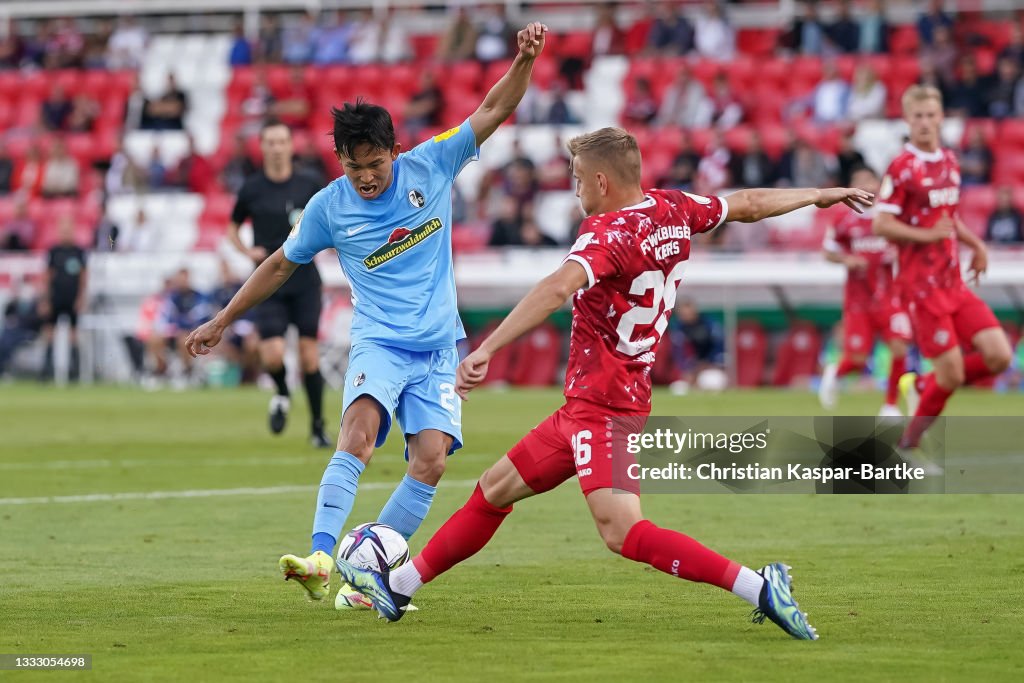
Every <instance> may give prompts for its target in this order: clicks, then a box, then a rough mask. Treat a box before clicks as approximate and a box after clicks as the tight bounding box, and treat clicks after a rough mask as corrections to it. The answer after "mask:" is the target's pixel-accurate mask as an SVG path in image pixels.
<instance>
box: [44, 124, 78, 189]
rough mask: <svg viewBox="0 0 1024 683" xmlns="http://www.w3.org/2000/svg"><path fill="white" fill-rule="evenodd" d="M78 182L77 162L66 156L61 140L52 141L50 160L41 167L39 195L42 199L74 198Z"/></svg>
mask: <svg viewBox="0 0 1024 683" xmlns="http://www.w3.org/2000/svg"><path fill="white" fill-rule="evenodd" d="M79 180H80V169H79V168H78V161H76V160H75V159H73V158H72V157H71V156H70V155H69V154H68V150H67V147H66V146H65V145H64V141H63V140H61V139H60V138H58V139H56V140H54V141H53V146H52V147H51V148H50V158H49V159H47V160H46V163H45V164H44V165H43V180H42V184H41V185H40V193H41V194H42V195H43V196H44V197H75V196H77V195H78V183H79Z"/></svg>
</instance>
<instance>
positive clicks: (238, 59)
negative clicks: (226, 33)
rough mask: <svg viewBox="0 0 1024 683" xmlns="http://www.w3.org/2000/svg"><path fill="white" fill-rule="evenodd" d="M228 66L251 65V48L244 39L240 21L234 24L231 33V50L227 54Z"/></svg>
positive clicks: (243, 27)
mask: <svg viewBox="0 0 1024 683" xmlns="http://www.w3.org/2000/svg"><path fill="white" fill-rule="evenodd" d="M228 64H230V65H231V66H249V65H250V64H252V46H251V45H250V44H249V39H248V38H246V37H245V26H244V25H243V24H242V21H241V20H238V21H236V22H235V26H234V28H233V29H232V31H231V50H230V51H229V52H228Z"/></svg>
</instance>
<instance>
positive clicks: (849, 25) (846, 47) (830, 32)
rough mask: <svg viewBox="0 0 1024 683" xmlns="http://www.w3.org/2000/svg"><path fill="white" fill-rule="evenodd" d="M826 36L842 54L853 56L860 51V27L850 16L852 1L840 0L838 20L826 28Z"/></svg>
mask: <svg viewBox="0 0 1024 683" xmlns="http://www.w3.org/2000/svg"><path fill="white" fill-rule="evenodd" d="M825 34H826V35H827V36H828V39H829V41H830V42H831V43H832V45H833V46H835V48H836V50H838V51H839V52H840V53H842V54H846V55H849V54H853V53H854V52H857V50H859V49H860V25H859V24H858V23H857V22H856V21H855V20H854V19H853V16H852V15H851V14H850V0H839V7H838V9H837V15H836V19H835V21H833V22H832V23H830V24H829V25H828V26H826V27H825Z"/></svg>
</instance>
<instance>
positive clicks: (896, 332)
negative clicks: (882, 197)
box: [818, 166, 911, 417]
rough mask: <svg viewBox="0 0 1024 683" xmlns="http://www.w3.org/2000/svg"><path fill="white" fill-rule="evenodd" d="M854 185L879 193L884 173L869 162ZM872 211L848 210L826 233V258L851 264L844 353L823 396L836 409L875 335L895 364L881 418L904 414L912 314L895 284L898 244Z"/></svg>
mask: <svg viewBox="0 0 1024 683" xmlns="http://www.w3.org/2000/svg"><path fill="white" fill-rule="evenodd" d="M850 185H852V186H853V187H858V188H860V189H862V190H865V191H867V192H870V193H872V194H875V193H876V192H878V176H877V175H876V174H875V172H874V171H873V170H871V169H870V168H868V167H866V166H863V167H861V168H858V169H857V170H855V171H854V172H853V174H852V176H851V178H850ZM873 219H874V214H873V213H872V212H866V213H864V214H859V213H852V212H846V213H845V214H844V215H843V217H842V218H840V219H839V220H838V221H836V224H835V225H834V226H832V227H831V228H829V231H828V233H827V234H826V236H825V243H824V245H823V246H824V250H825V258H826V259H828V260H829V261H832V262H833V263H840V264H842V265H844V266H846V269H847V271H848V274H847V277H846V291H845V292H844V294H843V355H842V357H841V358H840V359H839V363H830V364H829V365H827V366H826V367H825V371H824V372H823V373H822V375H821V386H820V387H819V388H818V398H819V399H820V400H821V405H822V407H824V408H825V409H827V410H834V409H835V407H836V403H837V399H838V394H839V380H840V379H841V378H842V377H844V376H846V375H849V374H851V373H854V372H861V371H863V370H864V366H865V365H866V364H867V359H868V355H869V354H870V353H871V349H872V347H873V346H874V343H875V339H876V338H881V339H882V340H883V341H885V343H886V344H887V345H888V346H889V351H890V353H891V356H892V366H891V368H890V369H889V384H888V387H887V389H886V392H885V403H884V404H882V409H881V411H880V412H879V416H880V417H902V415H903V414H902V413H901V412H900V409H899V407H897V405H896V402H897V399H898V398H899V391H900V377H902V376H903V373H904V372H906V359H907V343H908V342H909V341H910V336H911V332H910V318H909V317H907V313H906V311H904V310H903V308H902V306H901V305H900V300H899V296H897V294H896V291H895V288H894V287H893V275H892V267H893V262H894V261H895V260H896V248H895V247H894V246H893V245H892V244H890V243H889V242H888V241H886V239H885V238H884V237H879V236H878V235H876V234H875V233H874V232H873V231H872V228H871V223H872V221H873Z"/></svg>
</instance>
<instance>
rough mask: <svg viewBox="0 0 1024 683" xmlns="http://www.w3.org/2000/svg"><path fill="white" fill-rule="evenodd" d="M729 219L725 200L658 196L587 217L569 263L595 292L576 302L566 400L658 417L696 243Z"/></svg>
mask: <svg viewBox="0 0 1024 683" xmlns="http://www.w3.org/2000/svg"><path fill="white" fill-rule="evenodd" d="M728 213H729V208H728V205H727V204H726V202H725V200H724V199H721V198H718V197H701V196H697V195H692V194H689V193H687V192H680V191H676V190H650V191H649V192H647V195H646V199H645V201H643V202H642V203H640V204H637V205H636V206H631V207H627V208H625V209H621V210H619V211H612V212H609V213H604V214H599V215H596V216H591V217H589V218H587V219H586V220H585V221H584V222H583V224H582V225H581V226H580V236H579V239H577V240H576V244H574V245H573V247H572V249H571V251H570V253H569V255H568V256H567V257H566V260H573V261H577V262H578V263H580V264H581V265H582V266H583V267H584V268H585V269H586V271H587V279H588V280H589V285H588V287H587V289H581V290H580V291H578V292H577V293H576V295H575V296H574V297H573V307H572V338H571V340H570V342H569V366H568V370H567V371H566V374H565V395H566V397H570V398H579V399H582V400H585V401H589V402H591V403H596V404H598V405H601V406H607V407H609V408H615V409H623V410H628V411H630V412H632V413H635V414H640V413H643V414H646V413H649V412H650V410H651V366H652V365H653V364H654V357H655V353H656V352H657V350H658V344H659V342H660V341H661V336H662V334H664V332H665V328H666V327H667V326H668V317H669V315H671V313H672V309H673V307H674V306H675V301H676V289H677V288H678V287H679V282H680V281H681V280H682V278H683V270H684V268H685V266H686V261H687V259H689V257H690V236H691V235H693V234H695V233H701V232H707V231H709V230H713V229H714V228H716V227H718V226H719V225H721V224H722V222H723V221H724V220H725V217H726V215H727V214H728Z"/></svg>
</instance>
